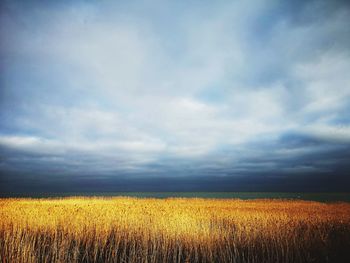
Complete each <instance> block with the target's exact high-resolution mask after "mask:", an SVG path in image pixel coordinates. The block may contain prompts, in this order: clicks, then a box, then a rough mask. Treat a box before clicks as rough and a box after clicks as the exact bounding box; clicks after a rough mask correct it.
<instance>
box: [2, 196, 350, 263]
mask: <svg viewBox="0 0 350 263" xmlns="http://www.w3.org/2000/svg"><path fill="white" fill-rule="evenodd" d="M349 248H350V204H346V203H339V204H323V203H317V202H306V201H287V200H284V201H281V200H280V201H278V200H255V201H241V200H223V199H222V200H212V199H163V200H161V199H136V198H80V197H75V198H64V199H0V261H1V262H11V263H12V262H350V255H349V253H350V252H348V250H349Z"/></svg>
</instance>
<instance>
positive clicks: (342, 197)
mask: <svg viewBox="0 0 350 263" xmlns="http://www.w3.org/2000/svg"><path fill="white" fill-rule="evenodd" d="M69 196H90V197H92V196H98V197H102V196H107V197H112V196H129V197H137V198H173V197H177V198H216V199H217V198H224V199H242V200H250V199H266V198H268V199H296V200H310V201H318V202H350V192H349V193H285V192H283V193H278V192H66V193H26V194H11V195H6V196H5V195H2V194H1V193H0V197H32V198H54V197H69Z"/></svg>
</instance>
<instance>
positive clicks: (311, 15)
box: [0, 0, 350, 194]
mask: <svg viewBox="0 0 350 263" xmlns="http://www.w3.org/2000/svg"><path fill="white" fill-rule="evenodd" d="M349 25H350V5H349V2H347V1H321V0H320V1H268V0H266V1H263V0H255V1H206V0H204V1H166V0H165V1H157V0H155V1H31V0H27V1H24V0H23V1H17V0H14V1H12V0H11V1H8V0H3V1H1V3H0V39H1V40H0V192H1V194H11V193H24V192H26V193H37V192H65V191H66V192H69V191H71V192H74V191H87V192H89V191H90V192H93V191H100V192H101V191H347V190H348V189H350V174H349V171H350V26H349Z"/></svg>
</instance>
